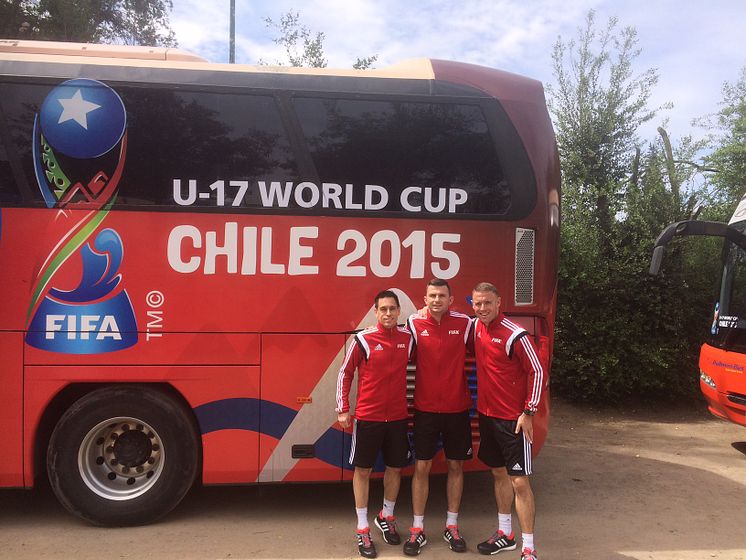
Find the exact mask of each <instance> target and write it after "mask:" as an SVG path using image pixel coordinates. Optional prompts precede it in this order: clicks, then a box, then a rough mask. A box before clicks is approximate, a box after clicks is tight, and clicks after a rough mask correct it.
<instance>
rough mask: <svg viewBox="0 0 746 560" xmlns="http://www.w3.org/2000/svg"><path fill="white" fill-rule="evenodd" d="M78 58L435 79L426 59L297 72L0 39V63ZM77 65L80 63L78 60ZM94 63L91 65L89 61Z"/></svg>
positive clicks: (158, 50) (145, 50) (139, 50)
mask: <svg viewBox="0 0 746 560" xmlns="http://www.w3.org/2000/svg"><path fill="white" fill-rule="evenodd" d="M77 57H86V58H95V59H96V60H95V63H96V64H100V65H116V66H121V65H122V60H123V59H126V60H127V65H128V66H140V67H158V68H190V69H195V70H199V69H202V70H207V69H209V70H212V71H215V70H217V71H225V72H262V73H273V72H276V73H278V74H309V75H327V76H370V77H378V78H409V79H421V80H432V79H434V77H435V75H434V72H433V68H432V64H431V63H430V60H429V59H426V58H420V59H411V60H405V61H403V62H401V63H398V64H395V65H392V66H388V67H385V68H376V69H371V70H355V69H352V68H349V69H340V68H296V67H292V66H259V65H248V64H225V63H212V62H208V61H207V60H206V59H204V58H202V57H201V56H198V55H196V54H193V53H190V52H189V51H185V50H181V49H175V48H170V47H140V46H127V45H99V44H94V43H64V42H57V41H21V40H15V39H0V61H3V60H16V61H29V62H33V61H44V62H61V63H70V62H72V61H75V60H76V58H77ZM78 62H79V60H78ZM91 62H93V61H91Z"/></svg>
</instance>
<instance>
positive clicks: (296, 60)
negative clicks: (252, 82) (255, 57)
mask: <svg viewBox="0 0 746 560" xmlns="http://www.w3.org/2000/svg"><path fill="white" fill-rule="evenodd" d="M264 21H265V23H266V24H267V27H269V28H270V29H274V30H275V31H276V32H277V34H278V35H277V36H276V37H275V38H274V39H272V40H273V41H274V42H275V44H277V45H280V46H281V47H283V48H284V49H285V55H286V56H287V62H288V63H289V65H290V66H308V67H311V68H326V65H327V60H326V55H325V54H324V40H325V39H326V35H325V34H324V32H322V31H319V32H316V33H313V32H312V31H311V30H310V29H309V28H308V27H307V26H305V25H303V24H302V23H301V20H300V13H299V12H297V11H296V12H293V11H292V10H291V11H289V12H288V13H286V14H283V15H282V16H280V21H279V22H276V21H275V20H273V19H272V18H269V17H268V18H266V19H265V20H264ZM376 60H378V55H372V56H367V57H363V58H358V59H357V60H356V61H355V63H354V64H353V65H352V67H353V68H355V69H356V70H364V69H366V68H371V67H372V66H373V64H374V63H375V61H376ZM259 64H268V63H267V62H265V61H263V60H260V61H259ZM275 64H277V65H278V66H283V62H281V61H276V62H275Z"/></svg>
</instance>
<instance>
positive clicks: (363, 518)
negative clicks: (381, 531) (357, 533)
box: [355, 507, 369, 529]
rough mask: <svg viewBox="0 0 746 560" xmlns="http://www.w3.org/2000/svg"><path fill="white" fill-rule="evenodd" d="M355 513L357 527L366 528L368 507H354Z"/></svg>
mask: <svg viewBox="0 0 746 560" xmlns="http://www.w3.org/2000/svg"><path fill="white" fill-rule="evenodd" d="M355 513H357V528H358V529H367V528H368V527H369V525H368V508H367V507H364V508H355Z"/></svg>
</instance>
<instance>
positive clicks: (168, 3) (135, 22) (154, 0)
mask: <svg viewBox="0 0 746 560" xmlns="http://www.w3.org/2000/svg"><path fill="white" fill-rule="evenodd" d="M172 7H173V5H172V0H0V22H2V23H0V29H1V30H2V31H1V32H2V33H3V36H4V37H9V38H21V39H41V40H52V41H73V42H82V43H115V44H127V45H149V46H157V45H160V46H175V45H176V38H175V36H174V33H173V31H172V30H171V28H170V23H169V13H170V11H171V9H172Z"/></svg>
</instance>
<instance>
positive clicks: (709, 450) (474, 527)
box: [0, 400, 746, 560]
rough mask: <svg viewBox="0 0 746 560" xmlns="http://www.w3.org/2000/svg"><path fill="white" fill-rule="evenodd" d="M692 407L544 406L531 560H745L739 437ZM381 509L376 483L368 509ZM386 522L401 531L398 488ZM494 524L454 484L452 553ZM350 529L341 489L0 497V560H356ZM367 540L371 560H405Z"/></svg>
mask: <svg viewBox="0 0 746 560" xmlns="http://www.w3.org/2000/svg"><path fill="white" fill-rule="evenodd" d="M701 408H702V407H700V409H697V410H691V409H689V410H686V411H684V410H673V411H672V410H670V409H665V410H658V411H655V412H649V411H639V410H637V411H634V410H627V411H625V412H623V413H620V412H619V411H614V412H609V411H605V412H601V411H597V410H587V409H583V408H578V407H575V406H571V405H568V404H566V403H562V402H558V401H556V400H555V402H554V403H553V415H552V425H551V428H550V434H549V440H548V442H547V444H546V446H545V447H544V449H543V451H542V453H541V455H540V456H539V458H538V459H537V460H536V461H535V462H534V471H535V474H534V477H533V485H534V490H535V493H536V497H537V508H538V516H537V528H536V545H537V548H538V551H539V554H540V558H541V559H542V560H558V559H568V560H571V559H574V558H578V559H580V558H583V559H589V558H592V559H593V560H622V559H637V560H643V559H645V560H647V559H655V560H708V559H712V558H716V559H722V560H726V559H727V560H746V531H745V530H744V526H745V524H746V507H745V505H746V428H742V427H739V426H735V425H732V424H727V423H725V422H721V421H718V420H716V419H714V418H712V417H710V416H708V415H707V414H706V413H704V412H703V411H702V410H701ZM444 494H445V490H444V479H443V478H442V477H437V478H434V479H433V481H432V483H431V499H430V502H429V504H428V514H427V516H426V519H425V523H426V530H427V532H428V535H429V537H428V538H429V542H428V545H427V546H426V547H425V549H424V550H423V553H422V555H421V557H422V558H423V559H424V558H431V559H433V560H435V559H445V558H450V559H451V560H454V553H453V552H451V551H449V550H448V547H447V545H446V543H445V542H443V540H442V538H441V531H442V524H443V521H444V516H445V499H444ZM380 500H381V487H380V483H375V484H374V485H373V488H372V491H371V510H373V509H375V508H376V507H378V506H379V503H380ZM397 515H398V516H399V517H400V524H401V525H402V526H404V527H405V528H406V526H408V524H409V523H410V520H411V518H410V516H411V506H410V493H409V481H408V480H407V481H405V482H404V484H403V485H402V492H401V495H400V498H399V502H398V504H397ZM514 523H516V522H515V521H514ZM494 524H495V509H494V502H493V498H492V485H491V479H490V476H489V475H488V474H487V473H473V474H469V475H467V478H466V488H465V492H464V499H463V504H462V511H461V516H460V525H461V528H462V532H463V534H464V536H465V537H466V539H467V542H468V544H469V550H468V551H467V553H465V554H463V555H461V556H459V557H461V558H464V557H472V558H476V557H477V553H476V544H477V542H479V541H481V540H484V539H485V538H486V537H487V536H489V534H490V533H491V532H492V530H493V527H494ZM353 531H354V511H353V506H352V491H351V487H350V485H349V484H334V485H298V486H287V485H285V486H274V487H263V488H258V487H240V488H203V489H197V490H196V491H194V492H192V493H191V494H190V495H189V496H187V498H186V499H185V501H184V502H183V503H182V504H181V505H180V506H179V507H178V508H177V509H176V510H175V511H174V512H173V513H172V514H170V515H169V516H168V517H167V518H166V519H165V520H163V521H161V522H160V523H156V524H154V525H150V526H147V527H136V528H126V529H100V528H95V527H90V526H88V525H86V524H84V523H82V522H80V521H78V520H77V519H75V518H73V517H71V516H70V515H69V514H67V513H66V512H65V511H64V510H63V509H62V508H61V506H59V505H58V504H57V503H56V502H55V500H54V498H53V497H52V496H51V493H50V491H49V489H48V488H46V487H41V488H38V489H36V490H33V491H23V490H3V491H0V558H2V559H6V558H8V559H18V560H26V559H29V560H31V559H34V560H36V559H58V558H59V559H62V558H64V559H81V560H87V559H96V560H100V559H106V560H116V559H130V558H131V559H142V560H147V559H164V560H170V559H174V560H175V559H178V560H190V559H195V560H203V559H205V560H206V559H226V558H228V559H233V560H235V559H245V558H324V559H326V558H358V555H357V551H356V548H355V546H354V543H353ZM375 537H378V535H376V534H374V539H375V540H376V543H377V545H378V549H379V557H381V558H394V557H397V558H398V557H404V556H403V554H402V551H401V548H400V547H393V546H387V545H385V544H384V543H383V542H382V541H381V539H380V537H379V538H375ZM519 557H520V553H519V552H518V551H517V550H516V551H514V552H505V553H501V554H500V555H499V558H500V560H505V559H506V558H507V559H510V558H513V559H514V560H517V559H518V558H519Z"/></svg>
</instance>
